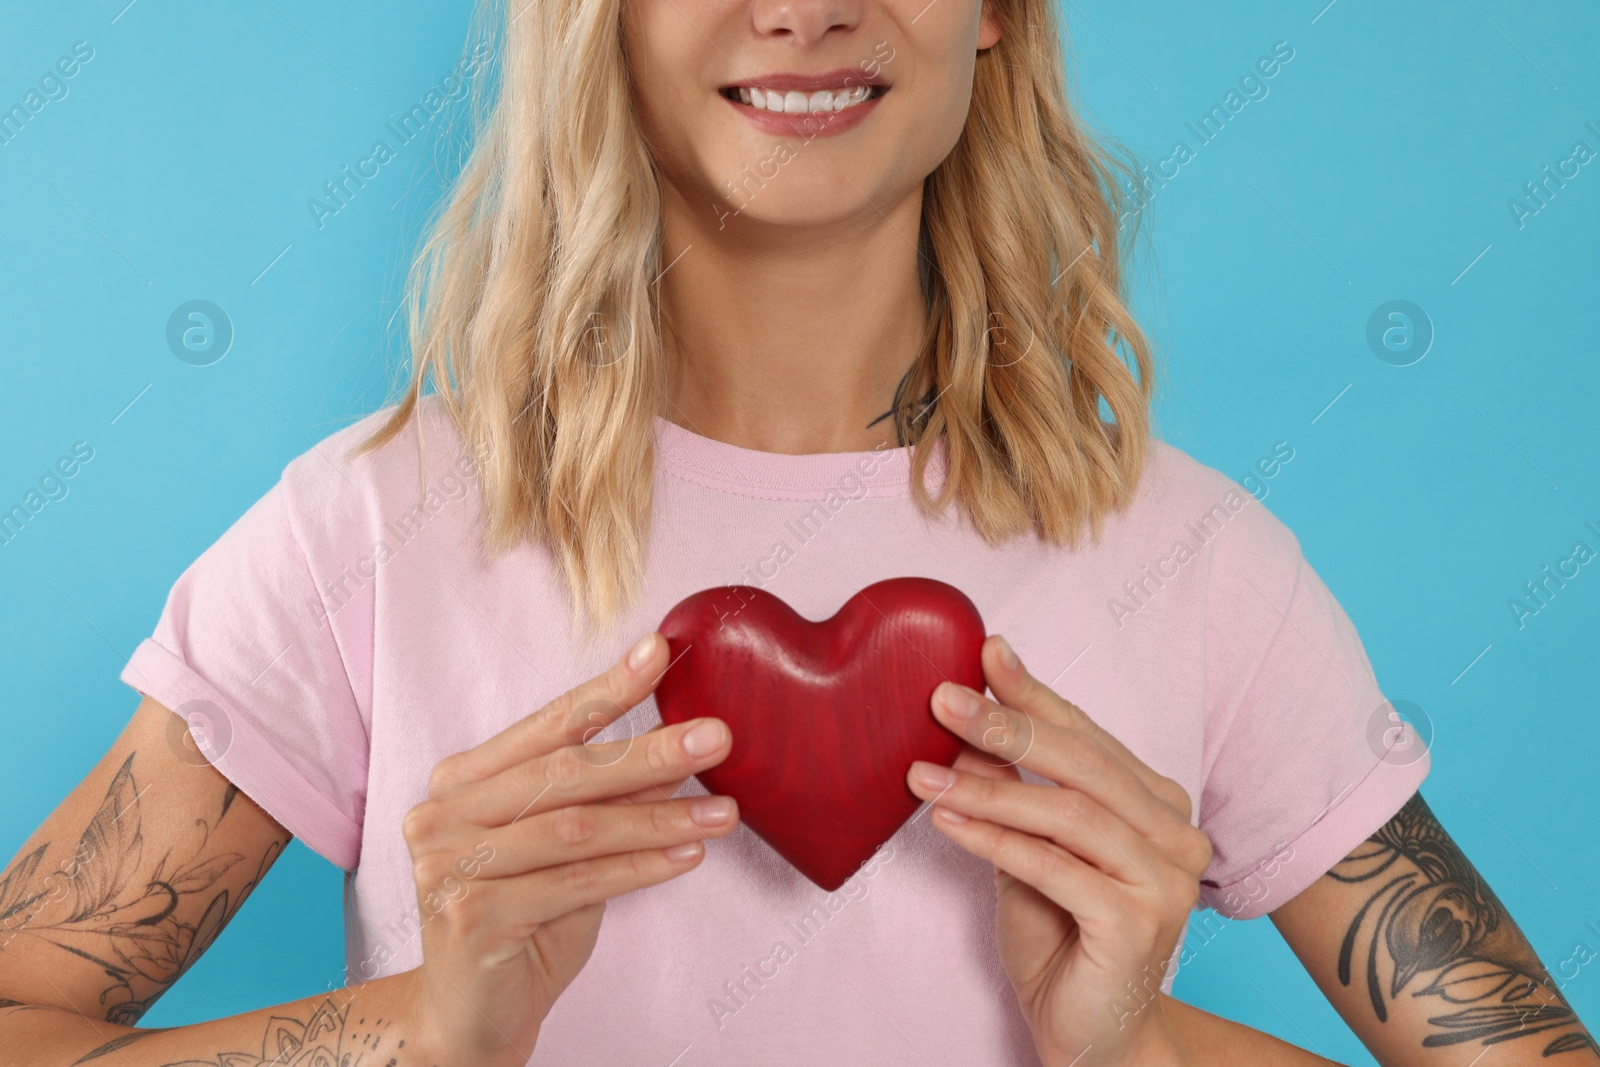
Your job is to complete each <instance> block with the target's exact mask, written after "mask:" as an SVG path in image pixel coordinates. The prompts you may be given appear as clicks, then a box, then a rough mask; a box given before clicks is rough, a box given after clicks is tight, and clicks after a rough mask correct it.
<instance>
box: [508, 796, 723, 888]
mask: <svg viewBox="0 0 1600 1067" xmlns="http://www.w3.org/2000/svg"><path fill="white" fill-rule="evenodd" d="M738 824H739V805H738V804H737V803H736V802H735V801H734V799H733V798H732V797H727V796H705V797H694V798H692V799H686V800H684V801H681V802H675V801H671V800H663V801H657V802H655V803H641V804H575V805H572V806H570V807H565V808H557V809H556V810H554V811H548V812H543V813H541V814H539V815H533V816H529V817H528V818H526V819H523V820H521V821H520V822H515V823H511V824H509V825H506V826H499V827H495V828H493V829H491V830H488V831H486V832H485V833H484V834H483V837H484V839H485V840H487V841H488V843H489V845H490V847H492V848H493V850H494V851H493V854H492V858H491V859H489V860H488V861H486V862H485V863H484V864H483V867H482V873H483V876H484V877H488V878H507V877H514V876H516V875H520V874H526V873H528V872H530V871H536V870H543V869H544V868H546V867H557V866H561V865H563V864H568V863H575V862H577V861H578V860H585V859H594V858H595V857H597V856H612V855H618V854H620V853H623V852H638V851H641V850H644V849H655V848H660V849H665V848H670V847H672V846H673V845H681V844H683V843H685V842H687V841H707V840H710V839H713V838H718V837H726V836H727V835H728V834H730V833H732V832H733V831H734V830H735V829H736V828H737V827H738Z"/></svg>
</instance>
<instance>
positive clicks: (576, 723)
mask: <svg viewBox="0 0 1600 1067" xmlns="http://www.w3.org/2000/svg"><path fill="white" fill-rule="evenodd" d="M666 666H667V643H666V641H664V640H663V639H662V638H661V635H660V634H659V633H657V632H655V631H653V630H652V631H651V632H650V633H648V634H645V635H644V637H642V638H640V639H639V642H638V643H637V644H635V645H634V646H633V648H631V649H630V650H629V651H628V652H626V653H624V654H623V655H622V656H621V657H619V658H618V659H617V661H616V662H615V663H613V664H612V665H611V666H610V667H609V668H607V669H606V670H605V671H604V672H603V673H601V674H599V675H596V676H595V677H593V678H591V679H589V680H588V681H586V682H583V683H582V684H580V685H578V686H575V687H573V688H572V689H569V690H568V691H566V692H565V693H562V694H561V695H560V696H558V697H556V698H555V699H554V700H552V701H550V703H548V704H546V705H545V706H544V707H542V708H540V709H539V710H538V711H535V712H534V713H533V714H531V715H528V716H525V717H524V718H522V719H520V720H518V721H517V722H515V723H513V724H511V725H510V726H508V727H506V728H505V729H504V730H502V731H500V732H499V733H498V734H495V735H494V736H493V737H491V738H489V739H488V740H487V741H484V742H483V743H482V744H479V745H477V746H476V747H474V748H470V749H467V750H466V751H465V752H458V753H456V754H455V755H453V756H449V757H447V758H445V759H444V760H442V761H440V763H439V765H438V766H437V767H435V768H434V771H433V776H432V778H430V780H429V782H428V795H429V796H430V797H437V796H442V795H443V794H445V793H447V792H449V791H450V790H452V789H456V788H459V787H460V786H461V785H463V784H465V783H467V782H474V781H482V780H483V779H486V778H490V777H492V776H494V775H496V774H499V773H501V772H502V771H505V770H506V769H508V768H510V767H513V766H515V765H516V764H519V763H524V762H526V761H527V760H530V759H535V758H537V757H539V756H543V755H547V754H548V753H550V752H553V751H555V750H556V749H558V748H561V747H563V746H566V745H572V744H582V743H585V742H587V741H589V740H590V739H592V738H593V737H594V735H595V734H597V733H599V732H600V731H601V730H603V729H605V728H606V727H607V726H609V725H610V724H611V723H612V722H614V721H616V720H617V719H619V718H621V717H622V715H623V714H624V713H626V712H627V711H628V709H629V708H631V707H633V706H634V705H636V704H638V703H639V702H640V701H641V700H643V699H644V698H645V697H647V696H649V695H650V693H651V691H652V690H654V689H655V686H656V683H657V682H658V681H660V679H661V675H662V673H663V672H664V671H665V669H666Z"/></svg>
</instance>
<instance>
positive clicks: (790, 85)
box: [723, 67, 889, 92]
mask: <svg viewBox="0 0 1600 1067" xmlns="http://www.w3.org/2000/svg"><path fill="white" fill-rule="evenodd" d="M888 84H889V79H887V78H885V77H884V76H883V75H881V74H868V73H867V72H866V71H864V70H862V69H861V68H860V67H840V68H839V69H838V70H826V71H823V72H822V73H821V74H796V73H794V72H793V71H776V72H774V73H772V74H763V75H761V76H759V77H756V78H747V79H746V80H744V81H737V82H731V83H729V84H727V85H724V86H723V88H724V89H784V90H795V91H797V92H816V91H817V90H819V89H840V88H845V87H848V86H852V85H888Z"/></svg>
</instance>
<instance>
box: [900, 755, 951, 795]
mask: <svg viewBox="0 0 1600 1067" xmlns="http://www.w3.org/2000/svg"><path fill="white" fill-rule="evenodd" d="M911 774H912V776H913V777H915V778H916V780H917V784H918V785H920V786H922V788H924V789H939V790H945V789H949V788H950V787H951V786H953V785H955V784H956V772H955V771H952V770H951V769H950V768H949V767H941V766H939V765H938V764H937V763H927V762H925V761H923V760H918V761H917V762H916V763H914V764H912V765H911Z"/></svg>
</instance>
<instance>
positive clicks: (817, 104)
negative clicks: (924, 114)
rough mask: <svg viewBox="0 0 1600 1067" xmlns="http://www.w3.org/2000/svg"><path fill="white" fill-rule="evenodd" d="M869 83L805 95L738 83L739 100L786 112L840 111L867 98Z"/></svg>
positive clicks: (796, 113) (755, 105) (794, 113)
mask: <svg viewBox="0 0 1600 1067" xmlns="http://www.w3.org/2000/svg"><path fill="white" fill-rule="evenodd" d="M871 92H872V90H871V87H870V86H866V85H857V86H854V87H853V88H850V89H819V90H817V91H816V92H814V93H811V94H809V95H807V94H806V93H802V92H799V91H796V90H791V91H789V92H784V91H782V90H780V89H751V88H747V87H745V86H740V87H739V100H740V101H741V102H742V103H746V104H749V105H750V106H751V107H755V108H761V109H763V110H766V111H774V112H778V113H780V114H785V115H804V114H808V113H811V112H818V111H843V110H844V109H845V108H847V107H854V106H855V105H856V104H859V103H861V102H862V101H864V100H866V99H867V97H868V96H870V95H871Z"/></svg>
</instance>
